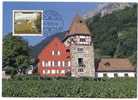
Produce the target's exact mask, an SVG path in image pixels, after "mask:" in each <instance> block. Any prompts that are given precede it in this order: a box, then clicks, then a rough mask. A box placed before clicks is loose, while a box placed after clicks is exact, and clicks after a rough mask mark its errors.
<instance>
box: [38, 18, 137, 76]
mask: <svg viewBox="0 0 138 100" xmlns="http://www.w3.org/2000/svg"><path fill="white" fill-rule="evenodd" d="M38 73H39V74H40V76H42V77H45V76H50V77H60V76H61V77H63V76H68V75H71V76H72V77H97V78H101V77H104V76H107V77H111V78H113V77H125V76H127V77H135V76H136V69H135V67H134V66H132V64H131V63H130V62H129V60H128V59H124V58H123V59H121V58H107V59H101V60H100V61H99V62H98V63H96V64H94V48H93V40H92V34H91V33H90V31H89V29H88V27H87V25H86V23H85V21H84V20H83V19H82V18H81V17H80V16H76V17H75V18H74V20H73V22H72V24H71V26H70V27H69V30H68V31H67V32H66V33H65V37H64V39H63V41H61V40H60V39H59V38H57V37H55V38H54V39H52V40H51V42H50V43H48V45H47V46H45V47H44V48H43V49H42V50H41V52H40V54H39V55H38Z"/></svg>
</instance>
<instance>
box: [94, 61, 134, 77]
mask: <svg viewBox="0 0 138 100" xmlns="http://www.w3.org/2000/svg"><path fill="white" fill-rule="evenodd" d="M96 77H98V78H101V77H110V78H114V77H136V68H135V67H134V66H132V64H131V63H130V61H129V60H128V59H126V58H125V59H124V58H122V59H121V58H107V59H101V60H100V61H99V63H98V64H97V66H96Z"/></svg>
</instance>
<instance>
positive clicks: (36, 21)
mask: <svg viewBox="0 0 138 100" xmlns="http://www.w3.org/2000/svg"><path fill="white" fill-rule="evenodd" d="M42 34H43V11H42V10H13V35H14V36H42Z"/></svg>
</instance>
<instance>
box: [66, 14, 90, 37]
mask: <svg viewBox="0 0 138 100" xmlns="http://www.w3.org/2000/svg"><path fill="white" fill-rule="evenodd" d="M76 34H81V35H91V33H90V31H89V29H88V27H87V25H86V23H85V20H84V19H83V18H82V17H80V16H79V15H76V16H75V18H74V20H73V21H72V24H71V25H70V27H69V31H68V32H67V33H66V36H70V35H76Z"/></svg>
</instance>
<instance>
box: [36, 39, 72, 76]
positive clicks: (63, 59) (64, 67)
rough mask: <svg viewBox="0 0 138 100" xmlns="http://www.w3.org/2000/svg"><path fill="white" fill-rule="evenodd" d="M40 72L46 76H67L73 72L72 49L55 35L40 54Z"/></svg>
mask: <svg viewBox="0 0 138 100" xmlns="http://www.w3.org/2000/svg"><path fill="white" fill-rule="evenodd" d="M38 59H39V63H38V73H39V74H40V76H41V77H45V76H54V77H59V76H66V75H67V74H69V73H70V72H71V62H70V60H71V58H70V49H69V48H68V47H65V45H64V43H62V41H60V39H59V38H57V37H55V38H54V39H53V40H52V41H51V42H50V43H49V44H48V45H47V46H46V47H45V48H44V49H43V50H42V51H41V52H40V54H39V55H38Z"/></svg>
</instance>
